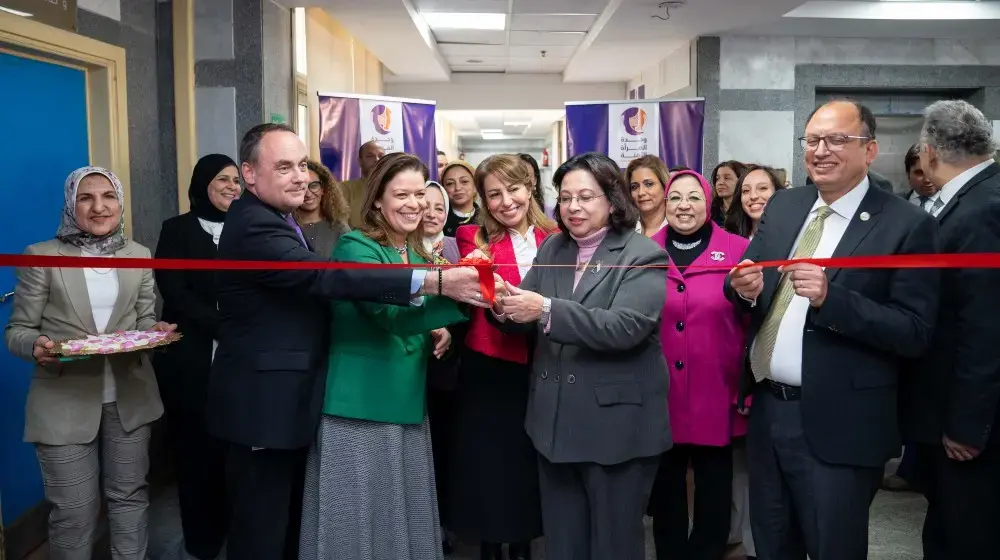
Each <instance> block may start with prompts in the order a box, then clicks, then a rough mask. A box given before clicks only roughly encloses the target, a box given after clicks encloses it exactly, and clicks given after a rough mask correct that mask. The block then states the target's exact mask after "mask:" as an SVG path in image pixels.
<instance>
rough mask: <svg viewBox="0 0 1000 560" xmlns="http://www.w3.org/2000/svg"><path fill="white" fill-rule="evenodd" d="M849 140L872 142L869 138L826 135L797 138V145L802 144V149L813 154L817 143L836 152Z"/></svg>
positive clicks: (817, 147)
mask: <svg viewBox="0 0 1000 560" xmlns="http://www.w3.org/2000/svg"><path fill="white" fill-rule="evenodd" d="M851 140H860V141H862V142H867V141H869V140H873V138H872V137H871V136H852V135H850V134H827V135H825V136H803V137H802V138H799V143H800V144H802V148H803V149H805V150H806V151H808V152H815V151H816V150H817V149H819V143H820V142H825V143H826V149H827V150H830V151H831V152H837V151H840V150H843V149H844V146H846V145H847V143H848V142H850V141H851Z"/></svg>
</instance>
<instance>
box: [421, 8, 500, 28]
mask: <svg viewBox="0 0 1000 560" xmlns="http://www.w3.org/2000/svg"><path fill="white" fill-rule="evenodd" d="M420 15H422V16H423V17H424V21H425V22H427V26H428V27H430V28H431V29H483V30H491V31H503V30H504V28H506V27H507V14H458V13H444V12H432V13H428V12H421V13H420Z"/></svg>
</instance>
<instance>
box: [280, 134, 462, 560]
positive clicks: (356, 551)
mask: <svg viewBox="0 0 1000 560" xmlns="http://www.w3.org/2000/svg"><path fill="white" fill-rule="evenodd" d="M426 180H427V168H426V167H425V166H424V164H423V163H421V161H420V160H419V159H417V158H416V157H415V156H413V155H410V154H401V153H397V154H390V155H388V156H386V157H384V158H382V159H381V160H380V161H379V162H378V164H377V165H376V166H375V168H374V169H373V170H372V174H371V175H370V177H369V178H368V185H367V188H366V192H367V196H366V198H365V201H364V205H363V207H362V209H361V214H362V221H363V225H362V227H361V228H360V229H358V230H354V231H352V232H350V233H348V234H345V235H344V236H342V237H341V238H340V241H339V243H338V244H337V247H336V249H335V250H334V253H333V260H335V261H340V262H365V263H380V264H389V263H397V264H399V263H412V264H426V263H428V262H430V255H428V254H426V250H425V249H424V247H423V243H422V233H421V230H420V220H421V218H422V217H423V211H424V208H425V206H426V203H425V202H424V191H425V186H424V184H425V181H426ZM432 273H433V272H432ZM466 319H467V315H466V313H465V312H464V310H463V309H461V308H460V307H459V305H458V304H456V303H455V302H454V301H452V300H450V299H447V298H444V297H440V296H434V295H426V296H422V297H420V298H418V299H417V300H415V301H413V304H412V305H410V306H409V307H398V306H392V305H382V304H376V303H362V302H349V301H342V302H335V303H334V304H333V322H332V325H331V329H330V330H331V335H330V340H331V343H330V363H329V373H328V376H327V382H326V395H325V399H324V403H323V413H324V414H323V417H322V419H321V421H320V427H319V432H318V434H317V437H316V444H315V445H314V446H313V449H312V450H311V451H310V456H309V463H308V466H307V468H306V489H305V495H304V499H303V508H302V536H301V547H300V552H299V558H300V560H321V559H325V558H351V559H352V560H381V559H383V558H393V559H398V560H417V559H419V560H425V559H435V558H437V559H441V558H443V554H442V550H441V530H440V526H439V523H438V510H437V495H436V494H437V493H436V490H435V486H434V466H433V454H432V451H431V439H430V428H429V425H428V422H427V406H426V394H425V392H426V373H427V371H426V367H427V360H428V358H429V357H430V355H431V354H432V353H433V354H434V355H435V356H437V357H440V356H441V355H443V354H444V353H445V352H446V351H447V350H448V348H449V346H450V345H451V335H450V334H449V332H448V330H447V329H445V328H444V327H446V326H448V325H451V324H454V323H460V322H462V321H465V320H466Z"/></svg>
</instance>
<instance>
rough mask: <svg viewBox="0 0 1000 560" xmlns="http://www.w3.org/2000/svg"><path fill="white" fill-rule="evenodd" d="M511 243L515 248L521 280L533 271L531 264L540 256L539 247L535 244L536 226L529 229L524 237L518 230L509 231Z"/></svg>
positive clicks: (515, 257) (515, 258)
mask: <svg viewBox="0 0 1000 560" xmlns="http://www.w3.org/2000/svg"><path fill="white" fill-rule="evenodd" d="M508 232H509V233H510V242H511V244H512V245H513V246H514V260H516V261H517V271H518V272H520V273H521V279H522V280H523V279H524V276H525V275H526V274H528V271H529V270H531V263H533V262H535V255H537V254H538V246H537V245H536V243H535V226H531V227H529V228H528V231H526V232H525V233H524V235H523V236H522V235H521V234H520V233H518V232H517V230H514V229H511V230H508Z"/></svg>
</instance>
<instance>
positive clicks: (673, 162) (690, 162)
mask: <svg viewBox="0 0 1000 560" xmlns="http://www.w3.org/2000/svg"><path fill="white" fill-rule="evenodd" d="M642 107H646V109H645V110H643V109H642ZM654 109H655V110H657V111H658V113H659V119H658V120H652V119H649V120H647V112H648V111H650V110H654ZM704 125H705V101H704V100H701V99H699V100H690V101H660V102H656V101H646V102H643V101H639V100H636V101H635V102H634V103H630V102H628V101H623V102H615V103H593V104H586V105H577V104H567V105H566V154H567V155H568V156H569V157H573V156H575V155H578V154H585V153H587V152H599V153H602V154H607V155H609V156H611V157H612V159H615V160H616V161H618V162H619V164H622V163H623V162H624V160H625V159H634V157H631V156H629V157H627V158H623V157H622V155H623V154H635V157H639V156H640V155H642V154H645V153H652V154H656V153H657V151H658V152H659V154H658V155H659V157H660V159H662V160H663V162H664V163H665V164H667V167H676V166H685V167H690V168H691V169H694V170H696V171H699V172H700V171H701V166H702V161H701V159H702V149H703V146H702V144H703V139H704V130H705V126H704ZM651 126H656V127H658V128H657V129H656V130H650V127H651ZM619 129H621V131H622V134H620V135H619V134H617V132H616V131H618V130H619ZM612 136H614V137H615V140H614V144H615V145H614V146H613V148H614V150H612V146H611V140H610V138H611V137H612ZM647 141H648V142H652V144H651V145H652V146H657V147H658V150H657V151H654V150H652V149H650V147H651V145H650V144H647ZM613 152H617V153H613Z"/></svg>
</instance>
